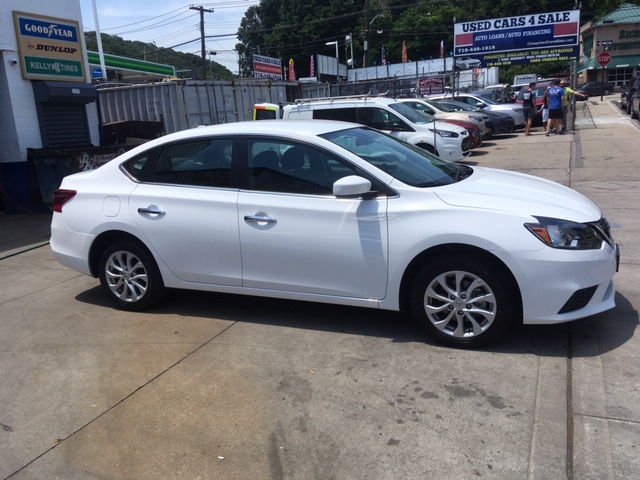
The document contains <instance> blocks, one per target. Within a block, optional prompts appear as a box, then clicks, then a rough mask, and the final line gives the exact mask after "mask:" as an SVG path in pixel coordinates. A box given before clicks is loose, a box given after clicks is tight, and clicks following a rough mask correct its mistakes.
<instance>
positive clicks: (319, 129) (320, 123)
mask: <svg viewBox="0 0 640 480" xmlns="http://www.w3.org/2000/svg"><path fill="white" fill-rule="evenodd" d="M354 127H358V128H364V127H363V126H362V125H360V124H357V123H351V122H340V121H335V120H314V121H312V122H310V121H308V120H258V121H252V120H248V121H243V122H232V123H221V124H218V125H206V126H199V127H194V128H190V129H187V130H180V131H179V132H174V133H170V134H167V135H163V136H162V137H158V138H156V139H154V140H151V141H149V142H146V143H144V144H142V145H141V146H142V147H145V149H146V148H151V147H154V146H155V145H162V144H164V143H165V142H171V141H176V140H188V139H191V138H199V137H204V136H208V135H267V134H268V135H274V136H283V137H285V138H292V139H293V138H297V139H303V138H304V137H315V136H319V135H323V134H325V133H330V132H337V131H340V130H346V129H349V128H354Z"/></svg>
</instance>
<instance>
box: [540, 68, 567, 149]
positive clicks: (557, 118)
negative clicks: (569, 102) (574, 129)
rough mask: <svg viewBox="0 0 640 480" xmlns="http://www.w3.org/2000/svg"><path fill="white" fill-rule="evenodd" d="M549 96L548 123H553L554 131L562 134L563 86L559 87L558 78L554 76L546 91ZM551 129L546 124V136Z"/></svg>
mask: <svg viewBox="0 0 640 480" xmlns="http://www.w3.org/2000/svg"><path fill="white" fill-rule="evenodd" d="M547 97H548V98H549V124H551V123H553V127H554V129H555V131H556V133H560V135H564V132H562V127H563V125H562V109H563V108H564V88H562V87H560V79H559V78H556V79H555V80H554V81H553V86H552V87H551V88H550V89H549V91H548V92H547ZM550 133H551V130H550V129H549V125H547V133H546V134H545V135H546V136H547V137H548V136H549V135H550Z"/></svg>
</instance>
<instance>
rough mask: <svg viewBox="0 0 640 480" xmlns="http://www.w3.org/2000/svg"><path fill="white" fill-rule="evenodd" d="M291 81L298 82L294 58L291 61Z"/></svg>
mask: <svg viewBox="0 0 640 480" xmlns="http://www.w3.org/2000/svg"><path fill="white" fill-rule="evenodd" d="M289 81H290V82H295V81H296V69H295V68H294V67H293V58H290V59H289Z"/></svg>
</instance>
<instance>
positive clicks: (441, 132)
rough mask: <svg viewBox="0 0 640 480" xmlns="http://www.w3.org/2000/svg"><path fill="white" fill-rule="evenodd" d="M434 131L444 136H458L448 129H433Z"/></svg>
mask: <svg viewBox="0 0 640 480" xmlns="http://www.w3.org/2000/svg"><path fill="white" fill-rule="evenodd" d="M429 131H430V132H433V131H434V130H431V129H430V130H429ZM435 132H436V133H437V134H438V135H440V136H441V137H446V138H458V137H459V136H460V135H458V134H457V133H456V132H450V131H448V130H435Z"/></svg>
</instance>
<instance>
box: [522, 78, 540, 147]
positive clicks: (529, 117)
mask: <svg viewBox="0 0 640 480" xmlns="http://www.w3.org/2000/svg"><path fill="white" fill-rule="evenodd" d="M518 97H520V100H522V111H523V113H524V135H525V136H526V137H528V136H529V135H531V124H532V123H533V117H534V115H535V114H536V82H531V83H529V88H527V89H524V88H523V89H522V90H520V93H519V94H518Z"/></svg>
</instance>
